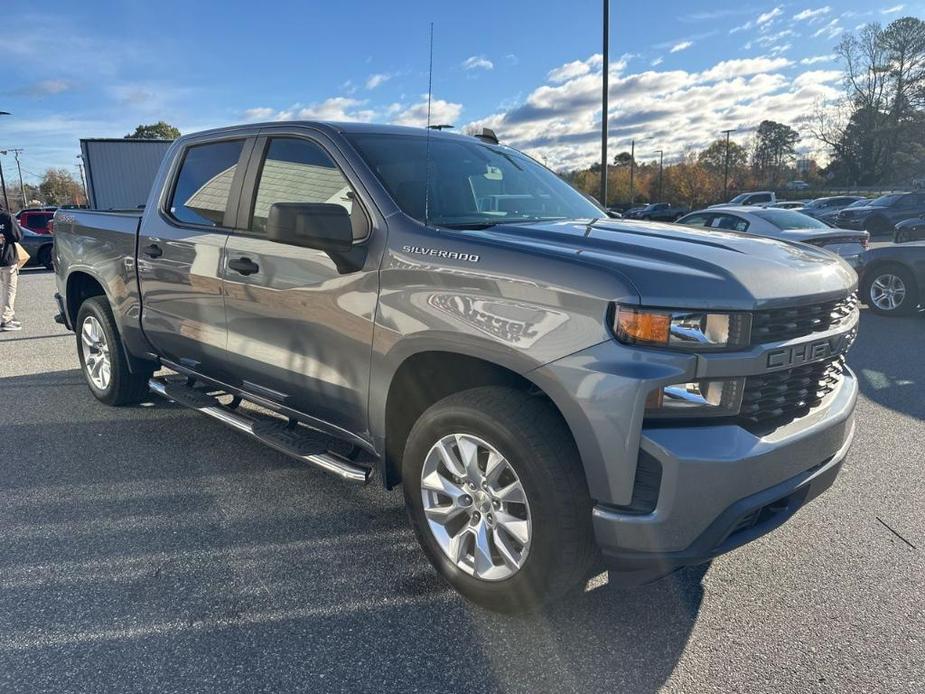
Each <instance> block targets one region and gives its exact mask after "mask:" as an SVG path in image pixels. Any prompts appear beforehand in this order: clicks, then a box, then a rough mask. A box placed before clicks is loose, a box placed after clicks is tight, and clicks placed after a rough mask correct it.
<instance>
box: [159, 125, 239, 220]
mask: <svg viewBox="0 0 925 694" xmlns="http://www.w3.org/2000/svg"><path fill="white" fill-rule="evenodd" d="M243 147H244V140H225V141H222V142H210V143H208V144H204V145H194V146H192V147H190V148H189V149H188V150H186V154H185V155H184V157H183V163H182V164H181V165H180V171H179V173H178V174H177V179H176V184H175V185H174V190H173V195H172V197H171V200H170V205H169V210H170V214H171V216H172V217H174V218H175V219H176V220H177V221H180V222H185V223H187V224H197V225H201V226H210V227H220V226H223V225H224V220H225V211H226V210H227V208H228V200H229V199H230V197H231V187H232V183H233V182H234V175H235V171H236V170H237V167H238V160H239V159H240V158H241V150H242V148H243Z"/></svg>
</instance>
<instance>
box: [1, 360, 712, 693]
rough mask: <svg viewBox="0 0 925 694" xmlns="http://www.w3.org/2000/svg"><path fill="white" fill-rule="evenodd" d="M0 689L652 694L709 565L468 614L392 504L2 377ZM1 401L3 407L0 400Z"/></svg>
mask: <svg viewBox="0 0 925 694" xmlns="http://www.w3.org/2000/svg"><path fill="white" fill-rule="evenodd" d="M0 398H2V402H3V404H4V405H5V407H2V408H0V441H4V442H7V443H10V442H12V448H7V449H6V450H7V451H10V450H12V451H14V453H13V454H6V453H4V455H2V456H0V690H3V691H4V692H14V691H40V690H54V691H77V690H81V691H86V690H93V691H120V692H127V691H136V690H142V689H143V690H147V691H150V690H156V691H165V690H171V691H173V690H176V691H201V690H209V691H221V692H232V691H256V690H261V691H316V692H320V691H325V692H327V691H421V692H430V691H478V692H481V693H483V694H484V693H485V692H494V691H505V692H509V691H524V692H543V691H556V692H562V691H580V692H584V691H591V690H594V691H631V692H654V691H657V690H658V689H659V688H660V686H661V685H662V684H664V682H665V680H666V679H667V678H668V677H669V675H670V674H671V673H672V671H673V670H674V668H675V665H676V664H677V661H678V659H679V658H680V657H681V654H682V652H683V650H684V647H685V644H686V643H687V640H688V637H689V635H690V633H691V630H692V629H693V627H694V624H695V622H696V619H697V615H698V611H699V609H700V604H701V600H702V597H703V589H702V586H701V579H702V578H703V575H704V573H705V571H706V567H698V568H695V569H688V570H685V571H682V572H679V573H677V574H675V575H674V576H672V577H669V578H667V579H665V580H663V581H660V582H658V583H656V584H653V585H650V586H646V587H643V588H638V589H620V588H616V587H612V586H609V585H606V583H605V582H604V581H602V580H598V581H596V582H593V585H594V587H593V588H591V589H589V590H587V591H586V592H584V593H583V594H581V595H579V596H576V597H574V598H571V599H569V600H568V601H566V602H564V603H562V604H559V605H557V606H555V607H553V608H551V609H548V610H547V611H545V612H543V613H540V614H534V615H528V616H519V617H503V616H499V615H495V614H492V613H489V612H486V611H484V610H481V609H479V608H477V607H474V606H472V605H471V604H469V603H467V602H465V601H464V600H463V599H462V598H460V597H459V596H458V595H457V594H456V593H454V592H453V591H451V590H450V589H449V588H448V587H447V586H446V585H445V584H443V582H442V581H441V580H440V579H439V578H438V577H437V576H436V574H435V573H434V572H433V570H432V569H431V568H430V566H429V565H428V564H427V563H426V561H425V559H424V558H423V555H422V553H421V552H420V550H419V549H418V546H417V543H416V541H415V539H414V535H413V533H412V532H411V530H410V527H409V525H408V522H407V520H406V517H405V513H404V509H403V504H402V498H401V494H400V493H398V492H394V493H388V492H385V491H384V490H383V489H382V488H381V487H380V486H378V485H377V484H376V483H373V484H371V485H369V486H367V487H357V486H350V485H347V484H345V483H343V482H340V481H338V480H336V479H333V478H331V477H328V476H326V475H324V474H323V473H321V472H319V471H316V470H312V469H308V468H305V467H303V466H301V465H299V464H298V463H297V462H295V461H291V460H290V459H288V458H286V457H284V456H282V455H278V454H276V453H275V452H273V451H269V450H267V449H265V448H264V447H262V446H260V445H259V444H257V443H255V442H252V441H250V440H248V439H246V438H244V437H243V436H240V435H238V434H236V433H234V432H231V431H229V430H228V429H227V428H225V427H223V426H222V425H221V424H219V423H217V422H213V421H211V420H209V419H206V418H204V417H202V416H200V415H197V414H195V413H192V412H189V411H187V410H184V409H182V408H180V407H178V406H175V405H172V404H170V403H167V402H166V401H160V400H158V401H155V402H151V403H146V404H145V405H142V406H138V407H131V408H121V409H110V408H106V407H104V406H103V405H100V404H99V403H97V402H96V401H95V400H94V399H93V398H92V396H91V395H90V393H89V392H88V391H87V389H86V386H85V385H84V382H83V378H82V376H81V374H80V372H79V371H77V370H68V371H53V372H49V373H44V374H38V375H29V376H21V377H13V378H0ZM10 404H13V407H9V405H10Z"/></svg>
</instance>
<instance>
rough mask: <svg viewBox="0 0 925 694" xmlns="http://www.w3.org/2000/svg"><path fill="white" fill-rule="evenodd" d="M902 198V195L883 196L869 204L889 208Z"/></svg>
mask: <svg viewBox="0 0 925 694" xmlns="http://www.w3.org/2000/svg"><path fill="white" fill-rule="evenodd" d="M901 197H902V195H883V196H881V197H879V198H877V199H876V200H871V201H869V202H868V203H867V204H868V205H871V206H876V207H889V206H890V205H892V204H893V203H894V202H896V201H897V200H899V199H900V198H901Z"/></svg>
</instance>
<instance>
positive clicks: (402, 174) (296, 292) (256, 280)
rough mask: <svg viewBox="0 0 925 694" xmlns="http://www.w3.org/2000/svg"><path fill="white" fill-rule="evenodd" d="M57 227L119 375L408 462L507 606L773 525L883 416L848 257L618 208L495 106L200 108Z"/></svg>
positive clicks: (357, 475) (421, 502)
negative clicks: (526, 140)
mask: <svg viewBox="0 0 925 694" xmlns="http://www.w3.org/2000/svg"><path fill="white" fill-rule="evenodd" d="M55 229H56V243H55V266H56V269H57V286H58V295H57V301H58V304H59V309H60V315H59V316H58V320H59V322H61V323H63V324H65V325H66V326H67V327H68V328H70V329H71V330H74V331H75V332H76V336H77V339H76V343H77V353H78V356H79V360H80V364H81V367H82V369H83V372H84V374H85V375H86V380H87V383H88V385H89V387H90V390H91V391H92V393H93V394H94V395H95V396H96V397H97V398H98V399H99V400H101V401H102V402H104V403H107V404H110V405H127V404H131V403H137V402H139V401H141V400H143V399H145V398H148V397H150V393H152V392H153V393H154V394H157V395H159V396H164V397H166V398H169V399H171V400H173V401H175V402H177V403H180V404H181V405H185V406H188V407H190V408H193V409H195V410H198V411H200V412H201V413H203V414H205V415H208V416H210V417H213V418H215V419H218V420H220V421H221V422H223V423H224V424H226V425H228V426H230V427H233V428H234V429H237V430H239V431H240V432H243V434H245V435H248V436H251V437H253V438H254V439H256V440H258V441H260V442H262V443H264V444H266V445H268V446H270V447H272V448H274V449H276V450H278V451H281V452H283V453H285V454H288V455H289V456H291V457H293V458H295V459H297V460H300V461H303V462H304V463H306V464H307V465H310V466H315V467H318V468H321V469H324V470H326V471H328V472H331V473H333V474H335V475H338V476H340V477H341V478H343V479H344V480H347V481H350V482H358V483H365V482H367V481H369V480H370V479H371V478H372V477H374V476H375V477H378V478H379V479H381V480H382V482H383V483H384V484H385V486H386V487H387V488H392V487H394V486H397V485H399V484H401V486H402V488H403V490H404V495H405V501H406V504H407V507H408V512H409V516H410V519H411V523H412V525H413V527H414V529H415V531H416V533H417V537H418V539H419V541H420V544H421V546H422V548H423V549H424V551H425V553H426V554H427V556H428V557H429V559H430V561H431V562H432V563H433V565H434V566H435V567H436V569H437V571H438V572H439V573H440V574H442V575H443V576H444V577H445V578H446V579H447V580H448V581H449V582H450V583H451V584H452V585H453V586H454V587H455V588H456V589H457V590H459V591H460V592H461V593H463V594H464V595H466V596H467V597H469V598H470V599H472V600H474V601H476V602H478V603H480V604H482V605H484V606H487V607H489V608H491V609H495V610H501V611H517V610H524V609H530V608H534V607H536V606H538V605H540V604H542V603H544V602H545V601H547V600H550V599H553V598H556V597H560V596H562V595H563V594H565V593H566V592H567V591H569V590H570V589H573V588H575V587H577V586H580V585H583V582H584V580H586V579H587V577H588V576H589V575H591V572H592V571H594V570H598V569H600V568H601V567H602V566H607V567H610V569H611V576H612V579H614V580H619V581H621V582H626V583H631V582H637V583H638V582H646V581H651V580H654V579H655V578H658V577H660V576H663V575H666V574H668V573H670V572H672V571H674V570H676V569H678V568H679V567H682V566H686V565H690V564H695V563H699V562H704V561H707V560H709V559H711V558H713V557H715V556H717V555H719V554H721V553H723V552H727V551H729V550H731V549H733V548H735V547H738V546H740V545H742V544H744V543H746V542H749V541H750V540H753V539H755V538H756V537H759V536H760V535H763V534H764V533H767V532H769V531H770V530H772V529H774V528H776V527H777V526H779V525H780V524H781V523H783V522H784V521H786V520H787V519H788V518H789V517H790V516H792V515H793V514H794V513H795V512H796V511H797V509H799V508H800V507H801V506H802V505H803V504H805V503H807V502H808V501H809V500H810V499H812V498H813V497H815V496H816V495H818V494H819V493H821V492H822V491H824V490H825V489H826V488H828V487H829V485H831V484H832V482H833V480H834V478H835V476H836V474H837V473H838V470H839V468H840V466H841V464H842V461H843V459H844V458H845V455H846V452H847V450H848V447H849V446H850V443H851V440H852V437H853V435H854V419H853V410H854V406H855V401H856V398H857V382H856V380H855V377H854V375H853V374H852V373H851V371H850V370H849V369H848V368H847V367H846V366H845V352H846V350H847V349H848V347H849V346H850V344H851V342H852V340H853V338H854V335H855V332H856V329H857V324H858V305H857V298H856V283H857V278H856V275H855V273H854V271H853V270H851V268H850V267H848V266H847V265H846V264H845V263H844V262H843V261H842V260H840V259H839V258H837V257H836V256H834V255H832V254H830V253H828V252H826V251H824V250H821V249H819V248H814V247H812V246H808V245H803V244H799V243H787V242H781V241H776V240H772V239H767V238H755V237H750V236H748V235H745V234H740V233H736V232H727V231H720V230H713V229H694V228H682V227H678V226H673V225H669V224H659V223H653V222H633V221H618V220H609V219H607V217H606V215H605V213H604V212H603V211H602V210H601V209H599V208H598V207H596V206H595V205H594V204H592V203H591V202H589V201H588V200H587V199H586V198H585V197H584V196H582V195H581V194H580V193H578V192H576V191H575V190H574V189H572V188H571V187H569V186H568V185H567V184H565V183H564V182H563V181H562V180H561V179H560V178H558V177H557V176H556V175H555V174H553V173H552V172H550V171H549V170H547V169H545V168H544V167H542V166H540V165H539V164H538V163H537V162H535V161H534V160H532V159H531V158H529V157H527V156H525V155H523V154H521V153H519V152H517V151H516V150H513V149H511V148H509V147H506V146H502V145H499V144H498V143H497V140H496V139H494V138H493V137H492V134H491V133H490V132H489V131H486V132H485V133H483V135H482V136H480V137H470V136H463V135H453V134H449V133H443V132H434V131H427V130H424V129H409V128H399V127H387V126H374V125H360V124H327V123H309V122H294V123H285V124H283V123H275V124H264V125H259V124H258V125H248V126H242V127H233V128H228V129H222V130H214V131H210V132H204V133H199V134H195V135H190V136H186V137H182V138H180V139H179V140H177V141H176V143H175V144H174V145H173V146H172V148H171V150H170V151H169V152H168V154H167V156H166V158H165V160H164V163H163V165H162V167H161V170H160V173H159V174H158V177H157V179H156V182H155V185H154V189H153V190H152V192H151V195H150V198H149V200H148V203H147V205H146V207H145V209H144V211H143V212H141V213H139V212H138V211H133V212H131V213H118V212H93V211H79V210H63V211H59V212H58V213H57V214H56V216H55ZM164 369H166V372H165V371H163V370H164ZM164 373H167V375H164ZM155 451H156V442H152V452H153V453H154V452H155Z"/></svg>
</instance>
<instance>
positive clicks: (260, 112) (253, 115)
mask: <svg viewBox="0 0 925 694" xmlns="http://www.w3.org/2000/svg"><path fill="white" fill-rule="evenodd" d="M275 114H276V109H272V108H269V107H267V106H257V107H256V108H249V109H246V110H245V111H244V119H245V120H270V119H271V118H273V116H274V115H275Z"/></svg>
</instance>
